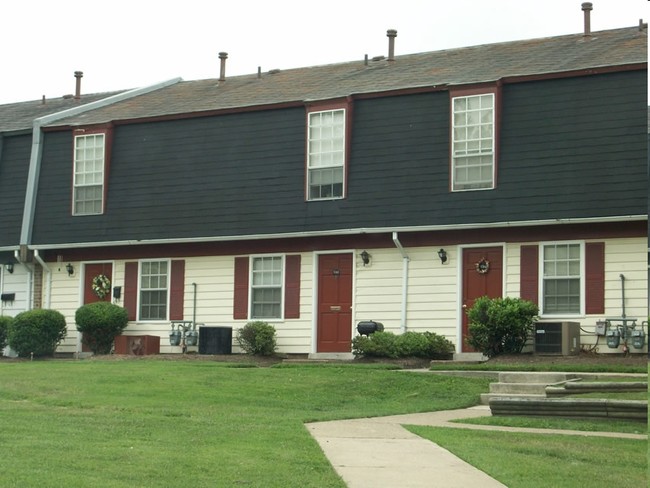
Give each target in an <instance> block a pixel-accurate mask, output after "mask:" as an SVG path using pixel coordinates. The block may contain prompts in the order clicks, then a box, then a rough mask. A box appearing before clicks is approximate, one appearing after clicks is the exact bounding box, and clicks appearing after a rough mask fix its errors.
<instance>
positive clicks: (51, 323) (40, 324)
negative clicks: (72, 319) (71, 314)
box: [7, 309, 67, 357]
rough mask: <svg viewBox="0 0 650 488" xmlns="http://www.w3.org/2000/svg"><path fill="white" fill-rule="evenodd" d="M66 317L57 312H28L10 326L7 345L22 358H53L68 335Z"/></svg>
mask: <svg viewBox="0 0 650 488" xmlns="http://www.w3.org/2000/svg"><path fill="white" fill-rule="evenodd" d="M66 332H67V330H66V323H65V317H64V316H63V315H62V314H61V313H60V312H57V311H56V310H44V309H36V310H28V311H27V312H22V313H19V314H18V315H16V316H15V317H14V319H13V320H12V321H11V323H10V325H9V333H8V334H7V343H8V344H9V346H10V347H11V348H12V349H13V350H14V351H16V353H17V354H18V355H19V356H21V357H26V356H29V355H30V354H32V353H33V354H34V356H35V357H39V356H52V355H54V351H55V350H56V347H57V346H58V345H59V343H60V342H61V341H62V340H63V339H65V335H66Z"/></svg>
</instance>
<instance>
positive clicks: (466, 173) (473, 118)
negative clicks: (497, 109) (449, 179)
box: [452, 94, 494, 190]
mask: <svg viewBox="0 0 650 488" xmlns="http://www.w3.org/2000/svg"><path fill="white" fill-rule="evenodd" d="M452 134H453V136H452V137H453V141H452V164H453V187H454V190H469V189H484V188H492V187H493V183H494V95H493V94H486V95H474V96H468V97H457V98H454V99H453V130H452Z"/></svg>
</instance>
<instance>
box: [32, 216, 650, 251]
mask: <svg viewBox="0 0 650 488" xmlns="http://www.w3.org/2000/svg"><path fill="white" fill-rule="evenodd" d="M645 220H648V216H647V215H624V216H619V217H602V218H598V217H593V218H584V219H553V220H528V221H519V222H488V223H472V224H451V225H430V226H412V227H374V228H365V227H360V228H350V229H336V230H323V231H313V232H287V233H284V234H250V235H232V236H213V237H188V238H185V239H183V238H181V239H145V240H121V241H102V242H68V243H61V244H37V245H33V246H29V247H30V249H41V250H46V249H76V248H88V247H107V246H111V247H112V246H137V245H145V244H190V243H202V242H229V241H256V240H263V239H292V238H297V237H328V236H344V235H355V234H386V233H393V232H432V231H445V230H471V229H498V228H506V227H531V226H541V225H566V224H604V223H612V222H638V221H645Z"/></svg>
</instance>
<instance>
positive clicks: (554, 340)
mask: <svg viewBox="0 0 650 488" xmlns="http://www.w3.org/2000/svg"><path fill="white" fill-rule="evenodd" d="M578 353H580V324H579V323H578V322H537V323H535V354H557V355H562V356H570V355H574V354H578Z"/></svg>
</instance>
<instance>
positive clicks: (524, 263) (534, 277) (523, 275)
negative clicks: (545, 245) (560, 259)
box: [519, 246, 539, 304]
mask: <svg viewBox="0 0 650 488" xmlns="http://www.w3.org/2000/svg"><path fill="white" fill-rule="evenodd" d="M519 266H520V277H519V286H520V292H519V296H520V297H521V298H523V299H524V300H529V301H531V302H533V303H535V304H538V302H539V247H538V246H521V256H520V262H519Z"/></svg>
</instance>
